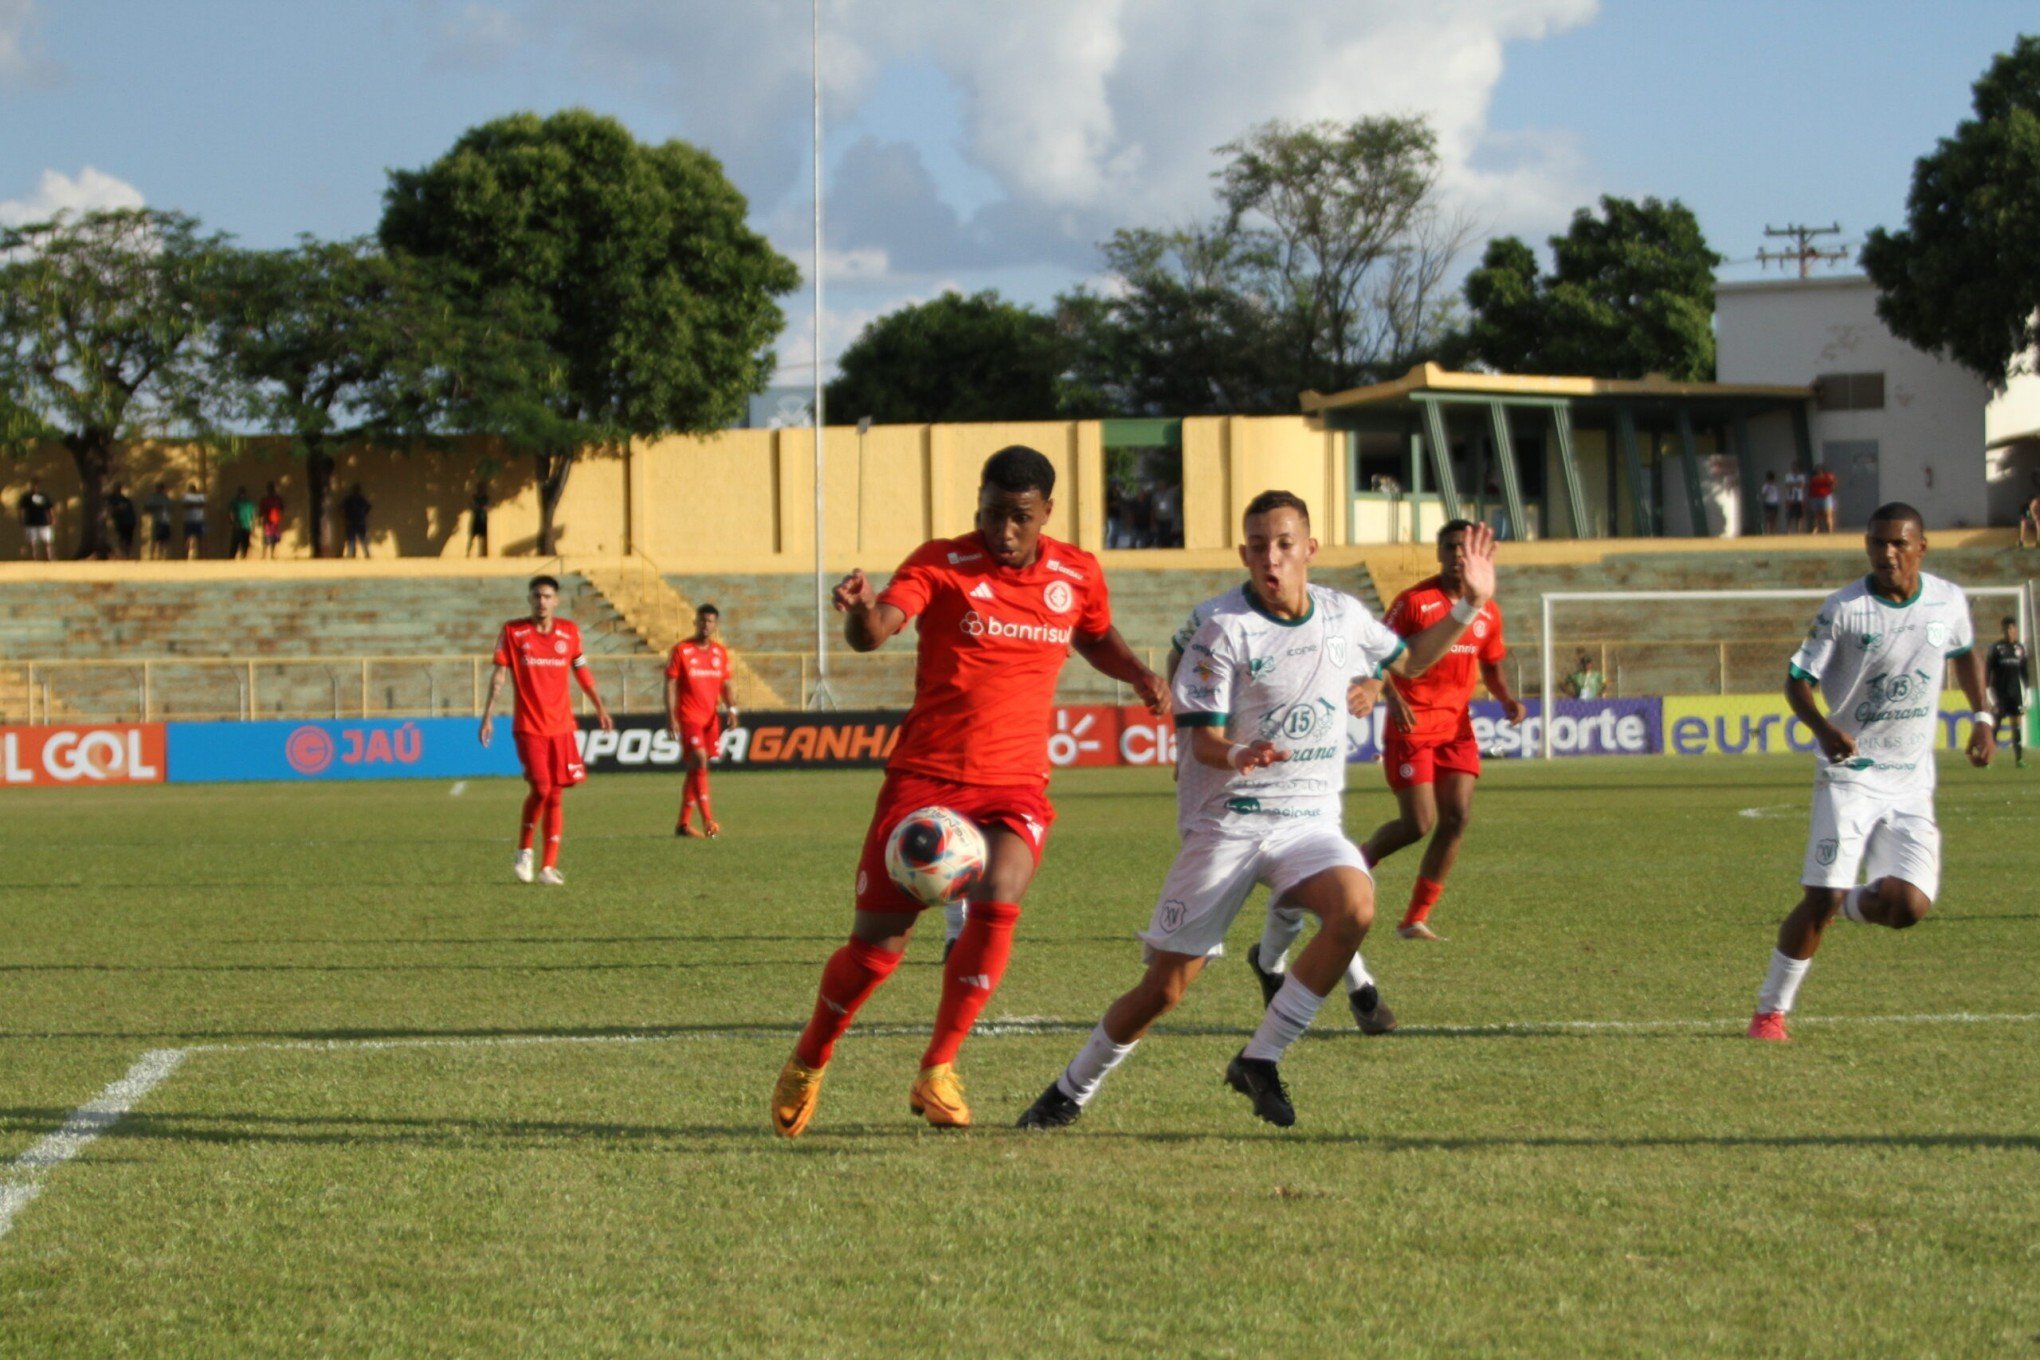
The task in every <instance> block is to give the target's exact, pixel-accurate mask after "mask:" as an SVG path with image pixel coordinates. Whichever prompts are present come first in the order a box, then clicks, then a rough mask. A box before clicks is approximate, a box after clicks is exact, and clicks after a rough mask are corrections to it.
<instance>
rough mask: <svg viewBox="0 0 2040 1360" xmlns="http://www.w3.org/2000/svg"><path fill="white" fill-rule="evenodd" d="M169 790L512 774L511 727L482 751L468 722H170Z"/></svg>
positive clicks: (500, 729)
mask: <svg viewBox="0 0 2040 1360" xmlns="http://www.w3.org/2000/svg"><path fill="white" fill-rule="evenodd" d="M165 731H166V732H167V733H168V737H169V759H170V770H169V779H170V782H171V783H173V784H207V783H220V782H225V781H230V780H257V779H260V780H282V781H286V782H291V783H297V782H302V781H304V780H328V779H450V778H472V777H478V776H485V775H499V774H512V775H514V774H516V773H518V765H517V747H516V743H515V742H514V741H512V740H511V737H510V724H509V723H507V722H499V723H497V724H496V733H495V740H494V742H492V743H491V744H490V745H489V746H487V747H484V746H483V745H482V743H481V740H480V738H479V736H478V735H477V726H476V723H475V720H474V719H472V718H412V719H407V720H402V721H399V720H395V719H363V720H360V721H353V722H350V721H339V722H223V723H168V724H166V725H165Z"/></svg>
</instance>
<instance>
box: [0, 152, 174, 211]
mask: <svg viewBox="0 0 2040 1360" xmlns="http://www.w3.org/2000/svg"><path fill="white" fill-rule="evenodd" d="M146 202H147V200H146V199H144V198H143V197H142V191H141V190H140V189H137V188H135V186H134V185H132V184H129V183H128V182H127V181H126V180H122V179H116V178H114V177H113V176H112V175H109V174H107V173H105V172H104V171H102V170H95V169H94V168H93V167H91V166H89V165H88V166H86V167H85V168H84V169H83V170H80V171H79V172H78V174H77V177H76V178H75V179H74V178H72V177H71V176H70V175H66V174H65V173H63V172H62V171H61V170H45V171H43V172H42V178H41V179H39V180H37V181H36V186H35V192H34V193H32V194H28V195H26V196H25V197H22V198H9V199H0V225H6V226H18V225H20V224H21V223H23V222H40V221H42V220H44V219H45V218H49V217H54V216H56V215H57V214H58V213H60V212H72V213H78V212H91V211H92V210H93V209H95V208H139V207H143V206H144V205H145V204H146Z"/></svg>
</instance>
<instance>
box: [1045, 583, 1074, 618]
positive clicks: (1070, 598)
mask: <svg viewBox="0 0 2040 1360" xmlns="http://www.w3.org/2000/svg"><path fill="white" fill-rule="evenodd" d="M1041 600H1042V603H1043V604H1046V605H1047V606H1048V607H1049V608H1050V609H1052V610H1054V611H1055V612H1056V613H1058V614H1067V613H1069V612H1070V609H1071V607H1072V606H1073V605H1074V604H1075V603H1076V595H1075V593H1074V592H1072V591H1071V590H1070V584H1069V582H1067V581H1050V582H1049V583H1048V584H1047V585H1046V586H1044V587H1042V591H1041Z"/></svg>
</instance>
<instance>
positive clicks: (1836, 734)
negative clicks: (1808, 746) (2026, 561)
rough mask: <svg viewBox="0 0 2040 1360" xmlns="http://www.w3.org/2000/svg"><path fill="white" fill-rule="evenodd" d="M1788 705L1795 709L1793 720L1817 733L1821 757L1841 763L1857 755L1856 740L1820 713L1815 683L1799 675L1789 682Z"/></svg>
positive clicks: (1786, 698) (1816, 738)
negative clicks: (1816, 700)
mask: <svg viewBox="0 0 2040 1360" xmlns="http://www.w3.org/2000/svg"><path fill="white" fill-rule="evenodd" d="M1785 702H1786V704H1787V705H1788V706H1790V707H1791V709H1792V716H1793V717H1795V718H1797V719H1799V721H1801V722H1803V723H1805V724H1806V730H1807V731H1809V732H1811V733H1813V739H1814V740H1815V741H1817V742H1819V743H1820V749H1821V753H1822V754H1823V755H1825V756H1826V757H1827V758H1828V759H1829V760H1832V761H1836V762H1840V761H1844V760H1848V759H1850V758H1851V757H1853V756H1854V755H1855V754H1856V739H1855V738H1854V737H1852V736H1850V735H1849V734H1848V733H1847V732H1844V731H1842V730H1841V729H1840V728H1838V727H1836V726H1835V725H1834V724H1833V723H1831V722H1829V721H1828V719H1827V714H1825V713H1823V712H1821V711H1820V705H1819V704H1817V703H1815V702H1814V699H1813V682H1812V681H1811V680H1802V679H1800V678H1799V677H1798V676H1797V675H1791V676H1787V677H1786V679H1785Z"/></svg>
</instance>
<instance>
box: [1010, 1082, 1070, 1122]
mask: <svg viewBox="0 0 2040 1360" xmlns="http://www.w3.org/2000/svg"><path fill="white" fill-rule="evenodd" d="M1083 1113H1084V1107H1083V1106H1081V1105H1079V1104H1077V1102H1076V1101H1074V1100H1071V1099H1070V1098H1069V1097H1068V1096H1066V1095H1064V1094H1063V1090H1062V1083H1061V1082H1060V1081H1052V1082H1050V1083H1049V1084H1048V1089H1047V1090H1046V1091H1043V1092H1042V1093H1041V1094H1040V1095H1038V1096H1036V1097H1035V1098H1034V1103H1033V1104H1032V1105H1029V1106H1028V1107H1027V1113H1025V1114H1023V1115H1021V1116H1020V1122H1019V1123H1018V1124H1016V1125H1015V1126H1014V1127H1015V1128H1022V1129H1066V1128H1068V1127H1069V1126H1070V1125H1072V1124H1074V1123H1076V1122H1077V1120H1078V1119H1080V1118H1082V1117H1083Z"/></svg>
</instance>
